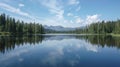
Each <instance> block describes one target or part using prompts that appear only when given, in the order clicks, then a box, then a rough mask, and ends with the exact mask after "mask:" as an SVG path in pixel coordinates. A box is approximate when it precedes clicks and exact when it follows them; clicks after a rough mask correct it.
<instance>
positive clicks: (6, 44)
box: [0, 36, 43, 53]
mask: <svg viewBox="0 0 120 67" xmlns="http://www.w3.org/2000/svg"><path fill="white" fill-rule="evenodd" d="M42 39H43V36H21V37H9V36H1V37H0V52H2V53H5V52H6V51H9V50H12V49H14V48H15V46H20V45H25V44H27V43H29V44H30V45H31V44H33V45H34V44H35V43H40V42H42Z"/></svg>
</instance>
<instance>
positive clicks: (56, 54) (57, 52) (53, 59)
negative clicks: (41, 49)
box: [42, 46, 64, 66]
mask: <svg viewBox="0 0 120 67" xmlns="http://www.w3.org/2000/svg"><path fill="white" fill-rule="evenodd" d="M63 55H64V52H63V47H60V46H59V48H56V49H54V50H53V51H50V52H49V54H48V56H47V58H44V59H43V60H42V62H43V64H50V65H53V66H56V64H57V62H58V60H57V59H59V58H62V56H63Z"/></svg>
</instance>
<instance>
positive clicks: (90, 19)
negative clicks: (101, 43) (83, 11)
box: [86, 14, 100, 24]
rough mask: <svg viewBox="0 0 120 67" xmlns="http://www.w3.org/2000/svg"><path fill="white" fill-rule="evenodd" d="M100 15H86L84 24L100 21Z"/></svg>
mask: <svg viewBox="0 0 120 67" xmlns="http://www.w3.org/2000/svg"><path fill="white" fill-rule="evenodd" d="M99 17H100V15H98V14H95V15H88V16H87V18H86V24H91V23H95V22H98V21H100V19H99Z"/></svg>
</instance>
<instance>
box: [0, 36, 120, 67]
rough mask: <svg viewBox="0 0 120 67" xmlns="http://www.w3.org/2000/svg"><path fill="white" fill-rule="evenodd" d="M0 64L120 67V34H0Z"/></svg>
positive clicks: (3, 66)
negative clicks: (119, 35)
mask: <svg viewBox="0 0 120 67" xmlns="http://www.w3.org/2000/svg"><path fill="white" fill-rule="evenodd" d="M0 67H120V37H112V36H103V35H36V36H19V37H15V36H0Z"/></svg>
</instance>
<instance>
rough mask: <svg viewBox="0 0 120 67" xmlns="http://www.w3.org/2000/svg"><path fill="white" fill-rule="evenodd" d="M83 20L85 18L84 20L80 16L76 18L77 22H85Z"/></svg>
mask: <svg viewBox="0 0 120 67" xmlns="http://www.w3.org/2000/svg"><path fill="white" fill-rule="evenodd" d="M83 21H84V20H82V19H81V18H80V17H77V18H76V20H75V22H76V23H83Z"/></svg>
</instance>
